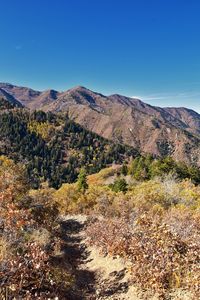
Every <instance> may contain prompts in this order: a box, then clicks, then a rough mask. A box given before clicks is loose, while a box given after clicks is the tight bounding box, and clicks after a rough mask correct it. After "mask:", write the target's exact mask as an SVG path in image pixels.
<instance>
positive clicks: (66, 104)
mask: <svg viewBox="0 0 200 300" xmlns="http://www.w3.org/2000/svg"><path fill="white" fill-rule="evenodd" d="M0 89H3V90H4V91H5V92H6V93H7V94H9V95H11V97H14V99H15V100H16V101H19V102H20V103H21V104H22V105H23V106H25V107H27V108H29V109H30V110H44V111H46V112H47V111H51V112H55V113H58V112H59V113H68V115H69V117H70V118H71V119H73V120H74V121H75V122H77V123H79V124H80V125H82V126H84V127H85V128H86V129H88V130H91V131H93V132H95V133H97V134H99V135H101V136H103V137H104V138H107V139H110V140H114V141H115V142H118V143H124V144H128V145H130V146H132V147H134V148H137V149H139V150H140V151H141V152H144V153H152V154H154V155H161V156H163V155H171V156H173V157H174V158H175V159H176V160H183V161H187V162H190V163H195V164H198V165H200V150H199V145H200V115H199V114H198V113H197V112H195V111H193V110H191V109H188V108H182V107H180V108H175V107H157V106H153V105H150V104H147V103H145V102H143V101H142V100H140V99H137V98H130V97H127V96H123V95H119V94H113V95H109V96H105V95H103V94H101V93H97V92H93V91H92V90H90V89H88V88H85V87H83V86H76V87H73V88H71V89H68V90H66V91H63V92H59V91H56V90H52V89H50V90H46V91H34V90H33V89H29V88H26V87H18V86H14V85H10V84H5V83H0ZM8 101H9V99H8Z"/></svg>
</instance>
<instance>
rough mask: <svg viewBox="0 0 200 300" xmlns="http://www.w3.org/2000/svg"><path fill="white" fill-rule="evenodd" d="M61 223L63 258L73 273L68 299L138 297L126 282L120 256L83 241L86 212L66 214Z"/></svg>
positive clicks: (124, 266) (127, 298) (102, 299)
mask: <svg viewBox="0 0 200 300" xmlns="http://www.w3.org/2000/svg"><path fill="white" fill-rule="evenodd" d="M61 226H62V231H63V239H64V242H65V248H64V252H65V256H64V257H65V261H66V262H67V264H68V268H69V267H70V268H71V270H72V271H73V274H74V276H75V288H74V290H73V291H72V292H71V294H70V296H69V298H67V299H68V300H94V299H95V300H105V299H107V300H111V299H113V300H122V299H124V300H141V298H140V297H139V296H138V295H137V292H136V289H135V288H134V287H133V286H131V284H130V282H129V279H130V278H129V273H128V266H127V265H126V264H125V263H124V262H123V261H122V260H121V259H120V258H112V257H109V256H106V257H105V256H103V255H102V254H100V253H99V251H98V249H96V248H95V247H90V246H88V245H87V243H86V239H87V236H86V232H85V228H86V226H87V217H86V216H82V215H76V216H67V217H65V218H63V221H62V223H61Z"/></svg>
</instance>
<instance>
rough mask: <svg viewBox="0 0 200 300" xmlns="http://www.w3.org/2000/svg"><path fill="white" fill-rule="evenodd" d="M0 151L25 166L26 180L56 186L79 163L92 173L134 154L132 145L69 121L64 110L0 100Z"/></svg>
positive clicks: (68, 179) (76, 170) (73, 172)
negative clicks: (24, 106)
mask: <svg viewBox="0 0 200 300" xmlns="http://www.w3.org/2000/svg"><path fill="white" fill-rule="evenodd" d="M0 105H1V118H0V141H1V143H0V154H3V155H6V156H8V157H10V158H12V159H14V160H15V161H20V162H23V163H24V164H25V166H26V170H27V173H28V177H29V179H30V183H31V185H32V186H33V187H35V188H38V187H39V185H40V183H41V182H43V181H48V182H49V185H50V186H52V187H55V188H58V187H59V186H60V185H61V184H62V182H73V181H75V180H76V178H77V175H78V173H79V170H80V168H81V167H83V166H84V167H85V169H86V171H87V172H88V173H94V172H97V171H99V170H100V169H101V168H103V167H105V166H107V165H110V164H112V163H116V164H118V163H122V162H123V161H124V160H128V159H129V158H130V157H132V156H135V155H137V151H136V150H134V149H133V148H132V147H129V146H125V145H120V144H114V143H113V142H111V141H108V140H106V139H104V138H102V137H100V136H99V135H97V134H95V133H92V132H90V131H88V130H86V129H84V128H83V127H81V126H80V125H78V124H76V123H74V122H73V121H71V120H70V119H69V118H68V116H67V114H57V115H56V114H53V113H51V112H48V113H45V112H42V111H37V112H36V111H35V112H32V113H30V112H29V111H28V110H26V109H19V108H15V107H14V106H13V104H10V103H9V102H7V101H5V100H2V101H1V102H0Z"/></svg>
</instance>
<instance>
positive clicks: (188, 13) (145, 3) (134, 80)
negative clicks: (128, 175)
mask: <svg viewBox="0 0 200 300" xmlns="http://www.w3.org/2000/svg"><path fill="white" fill-rule="evenodd" d="M0 10H1V14H0V15H1V18H0V25H1V26H0V41H1V47H0V81H1V82H10V83H13V84H19V85H22V86H29V87H32V88H34V89H39V90H43V89H48V88H50V87H51V88H54V89H57V90H66V89H68V88H70V87H72V86H76V85H83V86H86V87H88V88H90V89H93V90H96V91H99V92H102V93H105V94H111V93H121V94H124V95H127V96H137V97H140V98H142V99H143V100H145V101H146V102H148V103H150V104H153V105H160V106H187V107H191V108H194V109H196V110H198V111H200V105H199V100H200V17H199V16H200V1H199V0H187V1H186V0H180V1H179V0H167V1H164V0H129V1H128V0H123V1H119V0H71V1H70V0H57V1H55V0H40V1H39V0H34V1H33V0H32V1H27V0H12V1H11V0H0Z"/></svg>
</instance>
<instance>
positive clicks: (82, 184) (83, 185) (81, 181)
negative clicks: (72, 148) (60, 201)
mask: <svg viewBox="0 0 200 300" xmlns="http://www.w3.org/2000/svg"><path fill="white" fill-rule="evenodd" d="M77 185H78V190H79V192H83V193H84V192H85V191H86V190H87V189H88V183H87V175H86V171H85V169H83V168H82V169H81V170H80V173H79V175H78V180H77Z"/></svg>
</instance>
